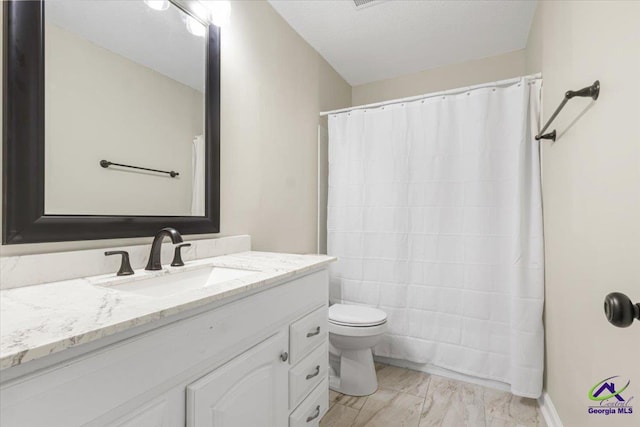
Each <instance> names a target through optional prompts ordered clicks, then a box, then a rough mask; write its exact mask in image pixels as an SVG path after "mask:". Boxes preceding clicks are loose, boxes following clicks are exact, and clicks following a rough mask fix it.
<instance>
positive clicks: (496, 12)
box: [269, 0, 536, 86]
mask: <svg viewBox="0 0 640 427" xmlns="http://www.w3.org/2000/svg"><path fill="white" fill-rule="evenodd" d="M269 3H271V5H272V6H273V7H274V8H275V10H276V11H277V12H278V13H279V14H280V15H281V16H282V17H283V18H284V19H285V20H286V21H287V22H288V23H289V25H291V26H292V27H293V28H294V29H295V30H296V31H297V32H298V33H299V34H300V35H301V36H302V37H303V38H304V39H305V40H306V41H307V42H308V43H309V44H310V45H311V46H313V47H314V48H315V49H316V50H317V51H318V52H319V53H320V54H321V55H322V56H323V57H324V58H325V59H326V60H327V61H328V62H329V63H330V64H331V65H332V66H333V68H335V70H336V71H337V72H338V73H340V75H342V77H343V78H344V79H345V80H346V81H347V82H349V84H351V85H354V86H355V85H359V84H364V83H369V82H372V81H376V80H382V79H388V78H392V77H397V76H401V75H404V74H409V73H415V72H418V71H422V70H427V69H430V68H436V67H441V66H444V65H449V64H456V63H460V62H465V61H469V60H474V59H480V58H486V57H489V56H493V55H499V54H502V53H507V52H513V51H515V50H518V49H523V48H524V47H525V46H526V43H527V36H528V34H529V28H530V27H531V22H532V20H533V14H534V12H535V7H536V1H535V0H528V1H508V0H502V1H484V0H483V1H480V0H475V1H470V0H448V1H446V0H445V1H442V0H428V1H427V0H386V1H378V2H375V3H373V4H371V5H369V6H368V7H363V8H358V9H356V7H355V4H354V2H353V0H322V1H319V0H269Z"/></svg>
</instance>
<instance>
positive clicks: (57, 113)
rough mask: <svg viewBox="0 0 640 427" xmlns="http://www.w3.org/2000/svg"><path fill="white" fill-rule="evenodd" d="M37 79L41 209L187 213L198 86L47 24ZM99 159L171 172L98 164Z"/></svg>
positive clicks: (200, 129) (198, 120) (198, 119)
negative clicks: (41, 100)
mask: <svg viewBox="0 0 640 427" xmlns="http://www.w3.org/2000/svg"><path fill="white" fill-rule="evenodd" d="M185 31H186V30H185ZM201 40H202V48H203V51H202V54H203V55H204V39H201ZM45 82H46V83H45V141H46V143H45V212H46V213H47V214H52V215H55V214H59V215H60V214H86V215H159V214H162V215H178V216H183V215H187V216H188V215H191V197H192V195H191V192H192V185H191V157H192V147H193V143H192V141H193V139H194V138H195V137H196V136H198V135H202V134H203V133H204V95H203V94H202V92H200V91H198V90H196V89H193V88H191V87H189V86H187V85H185V84H183V83H180V82H178V81H176V80H173V79H172V78H170V77H167V76H165V75H163V74H160V73H158V72H157V71H154V70H152V69H151V68H148V67H146V66H144V65H141V64H138V63H136V62H133V61H131V60H130V59H128V58H125V57H124V56H121V55H119V54H117V53H115V52H112V51H110V50H108V49H105V48H103V47H101V46H98V45H97V44H94V43H92V42H90V41H88V40H85V39H84V38H82V37H80V36H78V35H77V34H74V33H72V32H70V31H67V30H64V29H62V28H60V27H58V26H56V25H53V24H47V25H46V26H45ZM102 159H108V160H110V161H113V162H117V163H126V164H131V165H137V166H145V167H149V168H154V169H161V170H175V171H177V172H179V173H180V175H178V176H177V177H175V178H171V177H170V176H168V175H160V174H157V173H148V172H141V171H133V170H130V169H129V170H126V169H125V170H122V169H118V168H109V169H103V168H102V167H100V165H99V161H100V160H102Z"/></svg>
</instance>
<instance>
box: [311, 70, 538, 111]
mask: <svg viewBox="0 0 640 427" xmlns="http://www.w3.org/2000/svg"><path fill="white" fill-rule="evenodd" d="M541 77H542V73H536V74H529V75H527V76H522V77H515V78H512V79H506V80H498V81H497V82H491V83H483V84H479V85H475V86H466V87H460V88H457V89H450V90H443V91H441V92H432V93H426V94H424V95H417V96H409V97H407V98H398V99H391V100H389V101H383V102H375V103H373V104H365V105H358V106H355V107H347V108H341V109H339V110H332V111H322V112H320V116H328V115H329V114H338V113H347V112H349V111H354V110H362V109H364V108H376V107H382V106H385V105H392V104H398V103H400V102H411V101H418V100H420V99H426V98H433V97H435V96H442V95H456V94H458V93H464V92H467V91H470V90H475V89H482V88H485V87H498V86H505V85H510V84H513V83H517V82H519V81H520V80H521V79H531V80H535V79H539V78H541Z"/></svg>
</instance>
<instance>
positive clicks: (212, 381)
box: [187, 332, 288, 427]
mask: <svg viewBox="0 0 640 427" xmlns="http://www.w3.org/2000/svg"><path fill="white" fill-rule="evenodd" d="M287 342H288V339H287V336H286V334H285V333H284V332H280V333H278V334H276V335H273V336H271V337H270V338H268V339H266V340H265V341H263V342H262V343H260V344H258V345H257V346H255V347H252V348H251V349H249V350H247V351H246V352H244V353H242V354H241V355H240V356H237V357H236V358H234V359H233V360H231V361H230V362H228V363H226V364H225V365H223V366H221V367H219V368H218V369H216V370H214V371H213V372H211V373H210V374H208V375H206V376H205V377H203V378H201V379H199V380H198V381H196V382H194V383H193V384H191V385H189V386H187V426H189V427H204V426H207V427H255V426H262V427H269V426H272V427H282V426H285V425H287V415H288V413H287V408H288V387H287V376H288V363H287V362H284V361H282V359H281V358H280V356H281V354H282V353H283V352H285V351H287Z"/></svg>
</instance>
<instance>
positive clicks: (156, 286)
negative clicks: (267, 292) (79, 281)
mask: <svg viewBox="0 0 640 427" xmlns="http://www.w3.org/2000/svg"><path fill="white" fill-rule="evenodd" d="M256 273H257V271H253V270H240V269H235V268H225V267H213V266H203V267H201V268H196V269H193V270H186V271H181V272H175V273H170V274H166V275H162V276H157V277H149V278H146V279H138V280H136V278H135V276H131V279H132V280H130V281H126V282H123V283H117V282H116V283H110V284H104V285H100V284H98V286H105V287H109V288H112V289H117V290H119V291H125V292H132V293H134V294H139V295H146V296H151V297H166V296H169V295H174V294H178V293H182V292H186V291H190V290H194V289H199V288H205V287H207V286H213V285H217V284H219V283H223V282H228V281H229V280H233V279H238V278H240V277H244V276H249V275H251V274H256Z"/></svg>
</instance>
